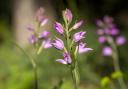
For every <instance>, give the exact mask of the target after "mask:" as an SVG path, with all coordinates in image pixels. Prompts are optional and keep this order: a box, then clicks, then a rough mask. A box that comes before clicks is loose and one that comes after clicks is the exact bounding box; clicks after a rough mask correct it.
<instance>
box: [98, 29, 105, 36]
mask: <svg viewBox="0 0 128 89" xmlns="http://www.w3.org/2000/svg"><path fill="white" fill-rule="evenodd" d="M96 33H97V34H98V35H104V30H103V29H98V30H97V32H96Z"/></svg>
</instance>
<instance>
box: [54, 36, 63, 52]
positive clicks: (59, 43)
mask: <svg viewBox="0 0 128 89" xmlns="http://www.w3.org/2000/svg"><path fill="white" fill-rule="evenodd" d="M52 45H53V46H54V47H55V48H57V49H59V50H63V49H64V43H63V41H62V40H61V39H59V38H56V40H55V42H54V43H52Z"/></svg>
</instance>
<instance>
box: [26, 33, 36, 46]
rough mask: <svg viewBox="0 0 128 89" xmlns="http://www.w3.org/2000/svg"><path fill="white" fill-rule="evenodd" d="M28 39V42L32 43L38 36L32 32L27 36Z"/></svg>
mask: <svg viewBox="0 0 128 89" xmlns="http://www.w3.org/2000/svg"><path fill="white" fill-rule="evenodd" d="M28 40H29V42H30V43H31V44H34V43H36V42H37V41H38V38H37V37H36V36H35V35H34V34H32V35H31V36H30V37H29V38H28Z"/></svg>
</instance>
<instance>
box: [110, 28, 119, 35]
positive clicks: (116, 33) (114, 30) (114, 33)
mask: <svg viewBox="0 0 128 89" xmlns="http://www.w3.org/2000/svg"><path fill="white" fill-rule="evenodd" d="M110 33H111V35H112V36H115V35H118V34H119V30H118V29H117V28H112V29H111V31H110Z"/></svg>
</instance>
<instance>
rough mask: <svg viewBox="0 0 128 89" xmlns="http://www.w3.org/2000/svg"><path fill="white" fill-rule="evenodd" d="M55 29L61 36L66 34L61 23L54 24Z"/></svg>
mask: <svg viewBox="0 0 128 89" xmlns="http://www.w3.org/2000/svg"><path fill="white" fill-rule="evenodd" d="M54 28H55V30H56V31H57V32H58V33H60V34H63V33H64V29H63V26H62V25H61V24H60V23H59V22H56V23H55V24H54Z"/></svg>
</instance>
